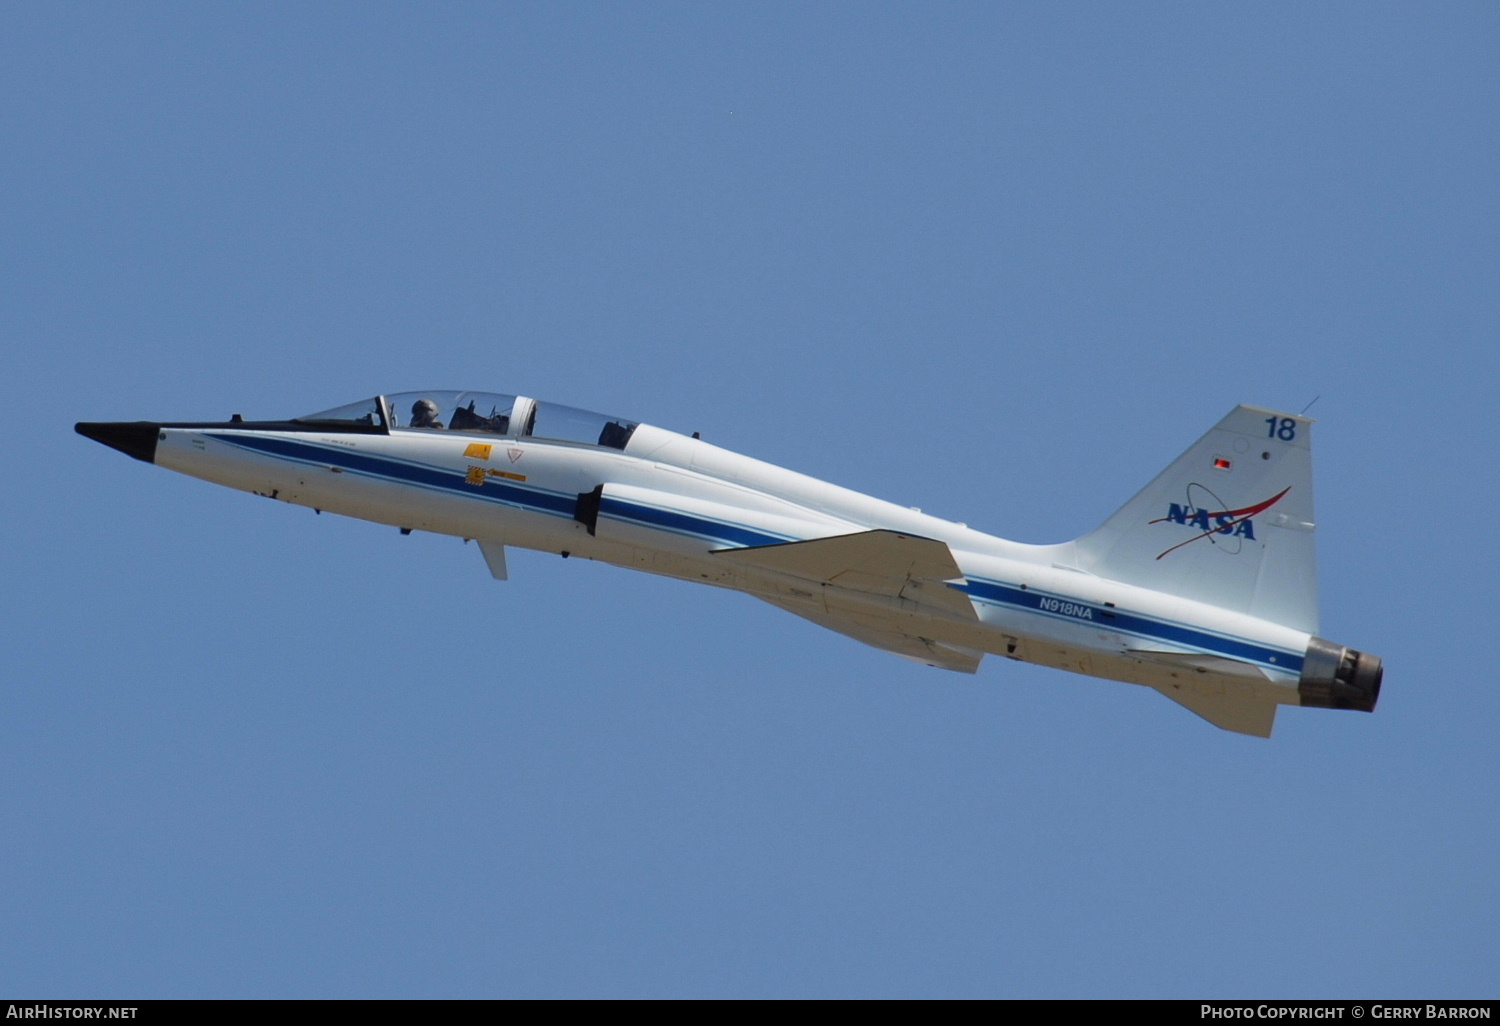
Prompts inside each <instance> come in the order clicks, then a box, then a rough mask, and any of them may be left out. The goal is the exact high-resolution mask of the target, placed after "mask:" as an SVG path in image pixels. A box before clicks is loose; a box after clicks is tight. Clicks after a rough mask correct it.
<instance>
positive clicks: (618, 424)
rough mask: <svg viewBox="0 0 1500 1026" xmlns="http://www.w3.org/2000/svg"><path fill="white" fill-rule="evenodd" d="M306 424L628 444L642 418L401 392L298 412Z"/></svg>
mask: <svg viewBox="0 0 1500 1026" xmlns="http://www.w3.org/2000/svg"><path fill="white" fill-rule="evenodd" d="M297 422H298V423H300V424H328V425H330V426H333V425H349V426H355V425H358V426H361V427H373V428H384V429H385V430H386V431H392V430H396V431H457V432H461V433H463V434H473V435H504V436H506V437H509V438H542V439H546V440H548V441H558V442H575V443H578V444H582V445H602V446H605V447H606V448H610V449H624V448H625V446H626V444H627V443H628V442H629V441H630V436H631V435H632V434H633V433H634V432H635V429H636V426H637V422H636V421H633V420H624V419H623V418H620V417H610V416H607V415H605V414H602V413H590V412H589V411H588V410H579V409H574V408H573V407H571V406H560V405H558V404H557V403H543V402H537V401H536V400H535V399H531V398H528V397H526V396H516V395H500V394H498V393H494V392H454V391H447V390H442V389H436V390H430V391H426V392H398V393H396V394H394V395H381V396H376V397H375V398H373V399H366V400H364V401H363V402H357V403H350V404H349V405H347V406H339V407H336V408H334V409H332V410H323V411H322V412H320V413H311V414H308V415H307V416H305V417H298V418H297Z"/></svg>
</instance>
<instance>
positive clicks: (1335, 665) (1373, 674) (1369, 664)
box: [1297, 638, 1385, 712]
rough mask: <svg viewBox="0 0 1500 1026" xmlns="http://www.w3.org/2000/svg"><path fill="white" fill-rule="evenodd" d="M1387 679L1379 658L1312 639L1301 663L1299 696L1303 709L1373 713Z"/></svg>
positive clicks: (1329, 642) (1298, 685)
mask: <svg viewBox="0 0 1500 1026" xmlns="http://www.w3.org/2000/svg"><path fill="white" fill-rule="evenodd" d="M1384 675H1385V667H1383V666H1381V665H1380V657H1379V656H1372V655H1370V654H1369V653H1368V652H1356V651H1355V650H1354V649H1352V648H1345V647H1344V646H1342V645H1335V644H1334V643H1333V642H1331V641H1324V640H1323V639H1322V638H1313V639H1312V641H1311V642H1310V643H1309V644H1308V646H1307V656H1306V658H1305V659H1304V660H1303V662H1302V679H1301V680H1299V681H1298V682H1297V694H1298V695H1299V696H1301V699H1302V704H1303V705H1306V706H1312V707H1314V708H1318V709H1358V710H1360V711H1361V712H1374V711H1375V703H1376V701H1377V700H1379V698H1380V679H1381V677H1383V676H1384Z"/></svg>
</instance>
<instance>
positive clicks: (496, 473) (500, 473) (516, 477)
mask: <svg viewBox="0 0 1500 1026" xmlns="http://www.w3.org/2000/svg"><path fill="white" fill-rule="evenodd" d="M487 473H488V474H489V475H490V477H504V478H508V479H510V480H512V481H524V480H526V475H525V474H512V473H511V472H510V471H508V470H491V471H487Z"/></svg>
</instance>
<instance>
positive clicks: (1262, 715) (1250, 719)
mask: <svg viewBox="0 0 1500 1026" xmlns="http://www.w3.org/2000/svg"><path fill="white" fill-rule="evenodd" d="M1156 690H1157V691H1160V692H1161V693H1162V694H1164V695H1166V696H1167V697H1168V698H1170V699H1171V700H1172V701H1174V702H1176V703H1177V704H1178V705H1181V706H1183V707H1184V708H1186V709H1190V710H1191V711H1193V712H1195V713H1197V714H1198V715H1199V716H1202V717H1203V718H1204V719H1205V720H1207V721H1208V722H1209V723H1212V724H1213V725H1214V726H1216V727H1222V728H1223V729H1225V730H1232V731H1234V732H1235V733H1236V734H1249V735H1251V736H1252V737H1270V736H1271V728H1272V727H1273V726H1274V725H1275V723H1276V703H1275V702H1272V701H1269V700H1267V699H1264V698H1260V697H1257V696H1254V695H1241V694H1233V693H1227V692H1226V693H1221V692H1217V691H1214V690H1211V689H1209V688H1202V687H1199V686H1197V685H1195V684H1193V683H1191V682H1189V683H1184V684H1163V685H1161V686H1159V687H1157V688H1156Z"/></svg>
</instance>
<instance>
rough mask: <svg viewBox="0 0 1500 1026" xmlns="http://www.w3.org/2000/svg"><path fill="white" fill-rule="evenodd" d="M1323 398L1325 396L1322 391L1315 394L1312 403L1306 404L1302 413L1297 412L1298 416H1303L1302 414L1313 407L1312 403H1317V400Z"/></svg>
mask: <svg viewBox="0 0 1500 1026" xmlns="http://www.w3.org/2000/svg"><path fill="white" fill-rule="evenodd" d="M1321 398H1323V396H1322V394H1321V393H1320V394H1318V395H1315V396H1313V397H1312V403H1308V404H1307V405H1306V406H1304V407H1302V413H1299V414H1297V416H1299V417H1301V416H1303V415H1305V414H1306V413H1307V411H1308V410H1310V409H1312V404H1313V403H1315V402H1317V401H1318V400H1319V399H1321Z"/></svg>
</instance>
